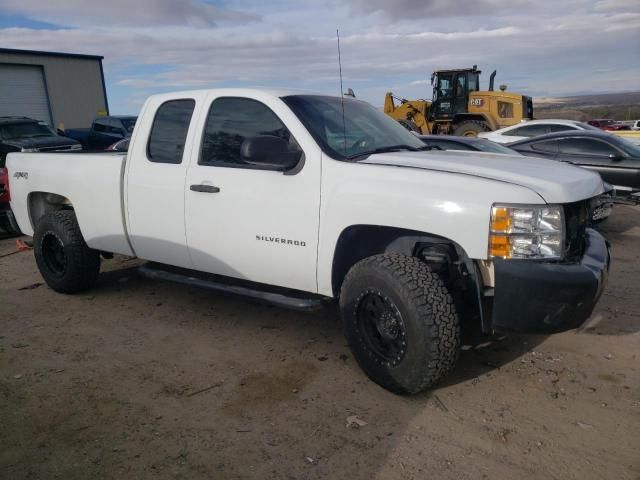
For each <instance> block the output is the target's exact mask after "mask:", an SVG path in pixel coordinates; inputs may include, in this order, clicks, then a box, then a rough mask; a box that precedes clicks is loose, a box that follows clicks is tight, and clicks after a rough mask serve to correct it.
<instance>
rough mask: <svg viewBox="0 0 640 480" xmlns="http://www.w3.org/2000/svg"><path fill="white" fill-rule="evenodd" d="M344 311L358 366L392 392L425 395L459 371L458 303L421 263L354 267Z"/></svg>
mask: <svg viewBox="0 0 640 480" xmlns="http://www.w3.org/2000/svg"><path fill="white" fill-rule="evenodd" d="M340 309H341V313H342V318H343V321H344V324H345V331H346V335H347V339H348V341H349V345H350V346H351V349H352V351H353V353H354V356H355V357H356V360H357V361H358V364H359V365H360V367H361V368H362V369H363V370H364V372H365V373H366V374H367V375H368V376H369V378H371V379H372V380H373V381H374V382H376V383H378V384H379V385H381V386H383V387H384V388H386V389H388V390H391V391H394V392H400V393H417V392H420V391H422V390H425V389H427V388H429V387H431V386H433V385H435V384H436V383H437V382H438V381H439V380H441V379H442V378H443V377H444V376H446V375H447V374H448V373H449V372H450V371H451V370H452V369H453V367H454V366H455V363H456V361H457V358H458V353H459V350H460V325H459V321H458V315H457V313H456V310H455V307H454V304H453V299H452V297H451V295H450V294H449V292H448V291H447V288H446V286H445V285H444V283H443V282H442V280H441V279H440V277H439V276H438V275H437V274H435V273H433V272H432V271H431V269H430V268H429V267H428V266H427V265H426V264H425V263H424V262H422V261H421V260H419V259H417V258H415V257H409V256H405V255H400V254H383V255H376V256H373V257H369V258H366V259H364V260H362V261H360V262H359V263H357V264H356V265H354V266H353V267H352V268H351V270H349V273H348V274H347V276H346V277H345V280H344V282H343V284H342V289H341V294H340Z"/></svg>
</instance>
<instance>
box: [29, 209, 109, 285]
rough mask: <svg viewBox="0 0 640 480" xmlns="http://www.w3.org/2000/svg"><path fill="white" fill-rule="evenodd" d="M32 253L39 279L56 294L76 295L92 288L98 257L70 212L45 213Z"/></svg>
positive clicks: (98, 268)
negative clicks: (38, 271) (39, 275)
mask: <svg viewBox="0 0 640 480" xmlns="http://www.w3.org/2000/svg"><path fill="white" fill-rule="evenodd" d="M33 250H34V254H35V257H36V263H37V264H38V269H39V270H40V274H41V275H42V278H44V280H45V282H47V285H49V287H51V289H53V290H55V291H56V292H60V293H76V292H81V291H83V290H87V289H89V288H91V287H92V286H93V285H95V283H96V281H97V279H98V273H99V272H100V253H99V252H98V251H97V250H93V249H91V248H89V247H88V246H87V244H86V242H85V241H84V238H83V237H82V233H80V227H78V222H77V221H76V215H75V212H73V211H72V210H59V211H56V212H51V213H47V214H46V215H44V216H43V217H42V218H41V219H40V221H39V222H38V226H37V227H36V229H35V232H34V234H33Z"/></svg>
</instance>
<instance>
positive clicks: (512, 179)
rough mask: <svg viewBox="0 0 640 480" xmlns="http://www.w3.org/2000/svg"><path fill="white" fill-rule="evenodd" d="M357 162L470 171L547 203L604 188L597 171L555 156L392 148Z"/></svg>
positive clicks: (581, 196) (575, 198)
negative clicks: (525, 190) (526, 190)
mask: <svg viewBox="0 0 640 480" xmlns="http://www.w3.org/2000/svg"><path fill="white" fill-rule="evenodd" d="M360 163H366V164H370V165H386V166H390V167H407V168H416V169H420V170H435V171H439V172H449V173H457V174H462V175H471V176H474V177H480V178H485V179H489V180H496V181H499V182H506V183H511V184H514V185H520V186H523V187H526V188H529V189H531V190H533V191H534V192H536V193H537V194H538V195H540V196H541V197H542V198H543V199H544V201H546V202H547V203H571V202H577V201H579V200H584V199H587V198H591V197H594V196H596V195H599V194H601V193H603V192H604V186H603V183H602V179H601V178H600V175H598V174H597V173H593V172H590V171H588V170H585V169H583V168H580V167H575V166H573V165H569V164H566V163H562V162H557V161H554V160H546V159H543V158H533V157H523V156H520V155H517V156H516V155H501V154H495V153H484V152H453V151H428V152H393V153H378V154H374V155H371V156H369V157H368V158H367V159H366V160H362V161H361V162H360Z"/></svg>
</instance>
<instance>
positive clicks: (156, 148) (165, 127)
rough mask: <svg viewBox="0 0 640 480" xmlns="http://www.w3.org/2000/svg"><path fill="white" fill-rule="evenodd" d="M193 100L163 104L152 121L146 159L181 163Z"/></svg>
mask: <svg viewBox="0 0 640 480" xmlns="http://www.w3.org/2000/svg"><path fill="white" fill-rule="evenodd" d="M195 105H196V102H195V101H194V100H191V99H188V100H170V101H168V102H165V103H163V104H162V105H160V108H158V111H157V112H156V117H155V118H154V119H153V126H152V127H151V134H150V135H149V144H148V146H147V157H148V158H149V160H151V161H152V162H158V163H181V162H182V154H183V152H184V144H185V142H186V140H187V132H188V131H189V123H190V122H191V115H192V114H193V109H194V107H195Z"/></svg>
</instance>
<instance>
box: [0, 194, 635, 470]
mask: <svg viewBox="0 0 640 480" xmlns="http://www.w3.org/2000/svg"><path fill="white" fill-rule="evenodd" d="M602 231H603V232H604V233H605V235H606V236H607V238H608V239H609V240H610V241H611V243H612V248H613V258H614V264H613V268H612V272H611V277H610V283H609V285H608V287H607V290H606V291H605V293H604V296H603V298H602V300H601V302H600V305H599V306H598V308H597V311H596V312H595V313H594V315H593V317H592V319H591V320H590V321H589V322H588V323H587V324H585V325H584V326H583V328H581V329H580V330H578V331H571V332H566V333H563V334H559V335H555V336H550V337H545V336H511V337H507V338H504V339H496V340H494V341H493V342H487V343H484V344H476V345H474V346H466V347H465V350H464V351H463V352H462V356H461V360H460V362H459V366H458V368H457V369H456V371H455V372H454V374H453V375H452V376H451V377H450V378H449V379H448V381H447V382H446V383H445V384H444V385H442V386H440V387H439V388H437V389H435V390H433V391H431V392H428V393H425V394H422V395H418V396H415V397H402V396H397V395H394V394H391V393H389V392H387V391H385V390H383V389H381V388H379V387H378V386H377V385H375V384H373V383H372V382H370V381H369V380H368V379H367V378H366V377H365V376H364V374H363V373H362V372H361V371H360V370H359V368H358V367H357V365H356V363H355V361H354V359H353V357H352V356H351V353H350V351H349V349H348V347H347V345H346V342H345V340H344V338H343V336H342V331H341V326H340V322H339V321H338V317H337V314H336V311H335V309H334V308H327V309H326V310H324V311H321V312H318V313H315V314H303V313H297V312H291V311H286V310H280V309H276V308H271V307H265V306H259V305H254V304H251V303H247V302H245V301H242V300H239V299H233V298H225V297H221V296H215V295H212V294H211V293H209V292H206V291H201V290H197V289H191V288H188V287H185V286H181V285H173V284H168V283H158V282H153V281H151V280H146V279H144V278H140V277H138V276H137V275H136V270H135V269H136V266H137V265H139V264H140V262H139V261H137V260H129V259H125V258H117V259H115V260H113V261H108V262H104V264H103V270H105V271H106V273H104V274H103V275H102V277H101V280H100V282H99V285H98V287H97V288H96V289H94V290H92V291H91V292H88V293H86V294H82V295H74V296H62V295H59V294H56V293H54V292H53V291H51V290H49V289H48V288H47V287H46V286H45V285H42V283H41V282H42V279H41V277H40V275H39V274H38V271H37V269H36V265H35V261H34V259H33V255H32V253H31V252H22V253H16V254H12V255H9V256H3V257H1V258H0V478H6V479H27V478H28V479H54V478H60V479H76V478H77V479H99V478H127V479H137V478H154V479H155V478H184V479H195V478H208V479H209V478H216V479H217V478H220V479H222V478H224V479H229V478H260V479H271V478H275V479H280V478H282V479H305V478H308V479H317V478H333V479H340V478H350V479H372V478H376V479H398V478H403V479H412V478H415V479H424V478H438V479H456V480H458V479H467V478H468V479H479V478H491V479H509V478H518V479H520V480H522V479H537V478H545V479H549V478H558V479H572V478H575V479H591V478H593V479H605V478H607V479H635V480H637V479H638V478H640V361H639V359H638V354H639V353H640V334H639V333H638V332H639V331H640V281H638V274H639V272H640V241H639V240H640V207H628V206H620V207H617V208H616V209H615V212H614V215H613V217H612V218H611V219H609V221H608V222H607V223H606V224H605V225H604V226H603V227H602ZM14 250H15V240H2V241H0V255H5V254H8V253H10V252H13V251H14ZM352 416H355V417H356V419H353V418H351V419H350V420H352V426H351V427H347V419H348V417H352ZM354 420H359V421H361V423H362V422H366V424H362V425H361V426H359V427H358V428H355V427H354V425H353V421H354Z"/></svg>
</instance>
